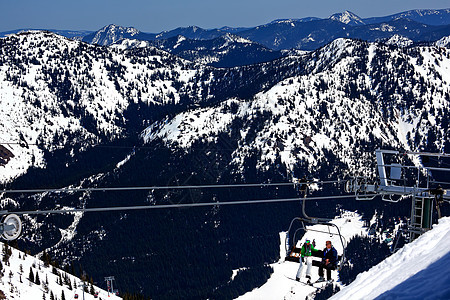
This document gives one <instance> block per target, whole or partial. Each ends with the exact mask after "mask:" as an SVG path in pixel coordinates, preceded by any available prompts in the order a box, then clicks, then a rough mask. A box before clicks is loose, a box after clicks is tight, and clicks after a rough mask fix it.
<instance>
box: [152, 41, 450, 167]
mask: <svg viewBox="0 0 450 300" xmlns="http://www.w3.org/2000/svg"><path fill="white" fill-rule="evenodd" d="M441 51H444V52H443V53H442V52H441ZM449 55H450V52H448V51H446V50H441V49H437V48H434V47H418V48H414V50H411V51H409V52H404V51H403V50H402V49H400V48H397V49H394V50H392V51H391V50H389V48H388V47H387V46H386V45H382V44H381V45H378V44H370V43H364V42H355V41H352V40H347V39H338V40H336V41H334V42H333V43H331V44H329V45H327V46H326V47H324V48H322V49H320V50H319V51H316V52H313V53H311V54H309V55H306V56H305V59H306V60H307V62H306V64H305V65H304V68H305V70H304V73H303V74H301V75H298V76H293V77H291V78H287V79H285V80H283V81H281V82H280V83H278V84H277V85H276V86H274V87H272V88H270V89H269V90H267V91H261V92H260V93H258V94H256V95H255V97H254V98H252V99H250V100H247V101H243V100H240V99H229V100H227V101H224V102H222V103H221V104H220V105H218V106H215V107H208V108H199V109H195V110H190V111H187V112H183V113H181V114H179V115H177V116H175V117H173V118H170V119H166V120H164V121H163V122H158V123H155V124H153V125H151V126H150V127H149V128H147V129H146V130H145V132H144V133H143V136H144V138H145V139H146V140H147V141H148V142H150V141H153V140H155V139H162V141H163V142H164V143H165V144H166V145H167V146H169V147H181V148H189V147H191V146H192V145H193V144H194V143H195V142H196V141H203V142H211V141H214V139H216V138H217V137H218V136H219V135H221V134H226V135H228V136H229V138H231V139H233V140H235V141H236V145H237V148H236V150H235V152H233V161H232V162H233V164H236V167H237V168H238V169H240V168H242V166H243V164H244V161H245V160H246V159H248V158H249V156H251V155H252V153H253V152H254V151H257V153H260V155H258V164H257V167H258V168H261V170H266V169H268V168H269V167H270V166H273V164H276V163H277V161H279V162H280V163H282V164H283V165H285V166H286V167H287V169H288V170H289V172H294V170H295V168H296V166H298V164H299V162H301V164H302V165H305V166H308V169H309V170H311V171H312V170H318V169H321V168H323V167H324V166H326V164H325V160H327V161H329V160H330V157H329V154H332V156H333V158H334V160H335V161H334V164H336V166H335V167H336V172H340V173H341V172H343V170H344V169H345V170H349V171H350V173H357V172H360V169H359V168H360V166H362V165H363V164H364V163H363V161H366V162H367V159H368V158H369V157H370V156H371V155H372V154H368V153H367V150H366V145H367V143H368V144H371V145H373V144H377V145H385V146H386V145H387V144H389V146H390V147H394V148H399V147H400V148H405V149H418V148H420V147H423V146H420V145H424V146H425V145H427V147H429V146H431V147H433V148H434V147H435V149H436V150H437V151H442V150H444V148H445V146H444V145H445V144H446V145H448V141H449V139H448V123H447V122H446V121H444V120H445V118H446V117H445V116H446V114H447V112H448V110H449V105H450V102H449V100H450V99H449V98H448V95H449V93H450V89H449V85H448V82H450V78H449V76H448V74H449V70H450V56H449ZM434 59H439V60H440V62H439V65H435V64H434V63H432V62H433V60H434ZM430 64H431V65H432V67H431V69H429V66H430ZM399 70H403V71H400V72H399ZM428 73H431V74H435V75H434V76H433V79H431V78H429V77H428V76H427V75H426V74H428ZM390 74H392V75H390ZM394 74H395V75H394ZM391 76H393V78H395V79H394V81H395V82H391V83H389V81H390V80H388V81H385V80H387V78H389V77H391ZM399 81H400V82H409V83H410V84H407V85H398V84H397V82H399ZM422 81H423V82H427V84H426V85H425V86H428V87H425V86H423V88H421V86H422V83H421V82H422ZM431 86H432V88H431ZM385 88H387V90H385ZM388 91H389V92H388ZM432 107H433V108H432ZM432 111H434V112H435V113H437V115H434V116H432V117H431V118H432V119H433V120H440V121H438V122H437V123H435V122H434V121H432V122H430V117H429V116H430V113H431V112H432ZM431 114H433V113H431ZM363 116H364V117H363ZM386 117H387V118H388V119H389V121H387V119H386ZM442 122H443V123H442ZM432 124H433V125H432ZM433 126H437V127H436V131H434V130H433V129H432V127H433ZM441 126H443V127H441ZM432 132H433V133H432ZM447 147H448V146H447ZM355 153H358V154H357V155H356V154H355ZM367 155H369V156H367ZM325 157H327V158H326V159H325ZM349 157H352V158H351V159H349ZM321 158H323V159H324V160H322V159H321ZM338 166H339V167H338ZM344 166H345V167H344ZM372 171H374V170H372ZM328 172H329V171H328ZM329 175H330V174H329Z"/></svg>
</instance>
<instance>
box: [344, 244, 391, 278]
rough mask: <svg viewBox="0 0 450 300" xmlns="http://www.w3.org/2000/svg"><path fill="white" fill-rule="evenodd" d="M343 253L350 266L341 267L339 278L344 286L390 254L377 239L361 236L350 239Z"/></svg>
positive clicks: (384, 245)
mask: <svg viewBox="0 0 450 300" xmlns="http://www.w3.org/2000/svg"><path fill="white" fill-rule="evenodd" d="M345 251H346V256H347V259H348V260H349V262H350V263H351V265H350V264H346V265H344V266H343V267H342V269H341V271H340V273H339V278H340V280H341V282H342V283H343V284H346V285H347V284H349V283H351V282H352V281H353V280H355V278H356V276H357V275H358V274H359V273H362V272H364V271H367V270H369V269H370V268H371V267H373V266H375V265H376V264H378V263H380V262H381V261H382V260H384V259H385V258H386V257H388V256H389V255H390V254H391V252H390V250H389V247H388V246H387V245H386V244H380V243H379V242H378V240H377V239H372V238H370V237H361V236H356V237H354V238H352V239H351V240H350V242H349V243H348V245H347V248H346V250H345Z"/></svg>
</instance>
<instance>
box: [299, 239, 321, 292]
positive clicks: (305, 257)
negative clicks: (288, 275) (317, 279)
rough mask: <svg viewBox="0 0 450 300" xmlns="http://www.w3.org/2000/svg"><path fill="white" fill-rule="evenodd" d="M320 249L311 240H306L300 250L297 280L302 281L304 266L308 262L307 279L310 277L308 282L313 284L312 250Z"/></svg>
mask: <svg viewBox="0 0 450 300" xmlns="http://www.w3.org/2000/svg"><path fill="white" fill-rule="evenodd" d="M317 251H318V250H317V249H316V248H314V246H313V245H312V244H311V241H310V240H306V241H305V243H304V244H303V246H302V250H301V251H300V255H301V257H300V266H299V267H298V271H297V276H296V277H295V280H297V281H300V277H301V276H302V271H303V266H304V265H305V264H306V279H308V284H311V267H312V258H311V255H312V252H317Z"/></svg>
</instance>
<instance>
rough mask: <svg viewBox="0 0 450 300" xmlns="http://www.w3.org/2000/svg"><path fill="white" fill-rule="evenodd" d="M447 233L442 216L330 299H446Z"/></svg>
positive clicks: (449, 223) (449, 278)
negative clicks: (413, 239) (436, 222)
mask: <svg viewBox="0 0 450 300" xmlns="http://www.w3.org/2000/svg"><path fill="white" fill-rule="evenodd" d="M449 235H450V217H445V218H442V219H440V220H439V224H438V225H434V226H433V229H432V230H431V231H429V232H427V233H425V234H423V235H422V236H421V237H419V238H418V239H417V240H415V241H413V242H412V243H410V244H407V245H405V246H404V247H403V248H402V249H400V250H399V251H398V252H396V253H395V254H393V255H392V256H390V257H388V258H387V259H386V260H384V261H383V262H381V263H380V264H378V265H376V266H374V267H373V268H371V269H370V270H369V271H367V272H364V273H361V274H359V275H358V277H356V279H355V281H354V282H352V283H351V284H350V285H349V286H347V287H345V288H344V289H342V290H341V291H340V292H339V293H337V294H336V295H335V296H334V297H332V298H331V299H375V298H377V299H450V284H449V282H450V274H449V272H448V271H449V268H448V264H447V261H448V260H449V259H450V239H449V238H448V237H449Z"/></svg>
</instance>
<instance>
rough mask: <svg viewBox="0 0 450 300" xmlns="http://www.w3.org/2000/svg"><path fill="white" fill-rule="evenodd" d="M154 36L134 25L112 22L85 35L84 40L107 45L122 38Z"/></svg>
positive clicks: (143, 38)
mask: <svg viewBox="0 0 450 300" xmlns="http://www.w3.org/2000/svg"><path fill="white" fill-rule="evenodd" d="M154 38H155V35H154V34H148V33H143V32H140V31H139V30H137V29H136V28H133V27H122V26H117V25H114V24H110V25H108V26H105V27H103V28H101V29H100V30H98V31H97V32H93V33H91V34H88V35H86V36H84V37H83V38H82V41H84V42H87V43H90V44H96V45H102V46H106V45H111V44H113V43H115V42H117V41H119V40H121V39H140V40H152V39H154Z"/></svg>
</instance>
